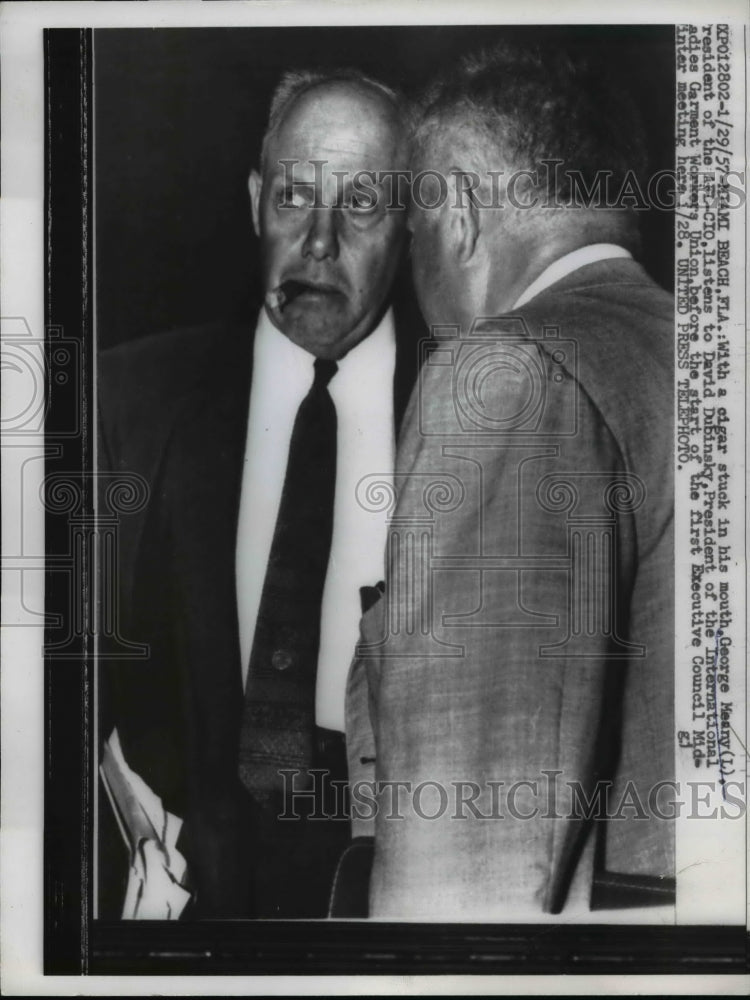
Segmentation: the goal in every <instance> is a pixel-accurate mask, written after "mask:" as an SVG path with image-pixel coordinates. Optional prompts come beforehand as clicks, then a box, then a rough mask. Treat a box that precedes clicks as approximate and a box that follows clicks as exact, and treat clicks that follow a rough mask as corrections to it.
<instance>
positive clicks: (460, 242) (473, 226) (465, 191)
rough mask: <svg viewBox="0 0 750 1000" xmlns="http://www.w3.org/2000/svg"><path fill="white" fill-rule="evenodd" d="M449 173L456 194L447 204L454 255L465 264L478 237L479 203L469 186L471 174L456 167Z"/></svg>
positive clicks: (474, 248) (474, 247) (473, 250)
mask: <svg viewBox="0 0 750 1000" xmlns="http://www.w3.org/2000/svg"><path fill="white" fill-rule="evenodd" d="M451 174H452V175H453V178H454V181H455V184H456V190H455V195H456V196H455V198H454V200H453V203H452V204H448V206H447V208H448V211H449V212H450V216H451V220H450V227H451V233H452V234H453V241H454V246H455V248H456V256H457V258H458V260H459V262H460V263H461V264H466V263H468V262H469V261H470V260H471V258H472V257H473V256H474V252H475V250H476V246H477V240H478V239H479V233H480V226H479V204H478V202H477V200H476V198H475V196H474V188H473V187H472V186H471V176H470V175H467V174H466V172H465V171H460V170H457V169H454V170H452V171H451ZM467 177H468V180H469V183H468V184H467V183H466V181H467Z"/></svg>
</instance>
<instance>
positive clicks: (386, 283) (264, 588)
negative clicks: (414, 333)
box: [98, 70, 414, 918]
mask: <svg viewBox="0 0 750 1000" xmlns="http://www.w3.org/2000/svg"><path fill="white" fill-rule="evenodd" d="M403 157H404V143H403V134H402V125H401V117H400V106H399V99H398V97H397V95H396V94H395V93H394V92H393V91H392V90H390V89H389V88H388V87H386V86H384V85H383V84H381V83H379V82H378V81H376V80H373V79H370V78H368V77H366V76H364V75H362V74H360V73H358V72H356V71H346V70H344V71H341V72H332V73H325V74H323V73H292V74H288V75H287V76H286V77H285V78H284V79H283V80H282V82H281V84H280V85H279V87H278V88H277V90H276V92H275V94H274V96H273V100H272V104H271V110H270V118H269V124H268V129H267V132H266V134H265V137H264V140H263V149H262V162H261V165H260V170H259V171H253V172H252V174H251V176H250V200H251V207H252V219H253V225H254V228H255V232H256V233H257V235H258V237H259V239H260V243H261V257H262V273H263V283H264V288H265V301H264V303H263V304H262V306H261V307H260V310H259V312H258V316H257V321H256V323H255V326H254V329H253V328H252V327H251V328H244V327H234V326H233V327H227V326H222V325H217V326H213V327H210V328H201V329H194V330H181V331H176V332H172V333H166V334H159V335H156V336H153V337H148V338H146V339H143V340H140V341H138V342H135V343H131V344H128V345H127V346H125V347H122V348H117V349H115V350H113V351H110V352H107V353H105V354H104V356H103V357H102V358H101V360H100V369H99V378H100V380H99V390H98V396H99V401H100V408H101V418H100V428H101V444H100V456H101V458H100V465H101V466H102V467H103V468H109V469H112V470H123V471H125V470H127V471H129V472H133V473H137V474H139V475H140V476H142V477H143V479H144V480H145V482H146V483H147V484H148V488H149V500H148V503H147V504H146V505H145V507H144V508H143V509H142V510H141V511H139V512H137V513H135V514H133V515H132V516H131V517H129V518H124V519H123V523H122V531H121V534H120V540H119V541H120V549H119V553H120V574H119V578H118V581H117V583H118V588H119V601H120V609H121V634H122V635H123V636H125V637H127V639H128V640H129V641H132V642H137V643H141V644H145V645H146V646H147V655H146V656H145V657H143V656H141V657H140V658H138V657H135V658H132V659H127V660H122V661H119V662H118V661H114V662H110V661H105V662H104V663H103V665H102V667H101V671H100V680H101V685H100V687H101V700H102V711H101V715H100V732H101V735H102V737H103V739H104V740H105V743H104V748H103V756H102V768H101V769H102V774H103V778H104V783H105V787H106V788H107V792H108V793H109V797H110V800H111V802H112V804H113V806H114V809H115V813H116V815H117V818H118V820H119V822H120V824H121V828H122V830H123V832H124V834H125V838H126V841H127V842H128V847H129V850H130V881H129V894H128V901H127V903H126V907H125V912H124V913H123V915H124V916H129V917H168V916H173V917H174V916H176V915H178V914H179V913H180V912H182V913H183V914H184V915H185V916H188V915H192V916H194V917H283V918H290V917H323V916H326V914H327V912H328V898H329V892H330V887H331V883H332V880H333V875H334V870H335V866H336V863H337V860H338V858H339V856H340V854H341V852H342V850H343V849H344V847H345V845H346V843H347V841H348V823H347V821H346V813H345V806H344V804H343V800H342V799H341V798H340V796H341V789H342V787H343V786H344V785H345V783H346V777H347V774H346V759H345V749H344V737H343V729H344V688H345V681H346V673H347V670H348V667H349V662H350V658H351V649H352V647H353V645H354V642H355V639H356V636H357V627H358V622H359V617H360V614H361V610H362V609H361V604H360V593H359V590H360V588H361V587H362V586H364V585H365V584H367V583H369V582H370V581H371V580H372V578H373V577H374V578H375V579H378V578H379V577H381V576H382V549H383V543H384V538H385V524H384V522H383V521H382V520H381V521H378V520H377V519H373V518H372V516H371V515H369V514H367V513H366V512H365V511H363V510H362V509H361V508H360V507H359V506H358V504H357V503H356V500H355V490H356V485H357V483H358V482H359V480H360V479H361V478H362V477H363V476H365V475H367V474H368V473H372V472H378V473H380V472H384V473H386V474H388V472H389V470H392V464H393V452H394V440H395V431H396V427H397V424H398V420H399V419H400V415H401V412H402V411H403V408H404V404H405V401H406V398H408V393H409V391H410V388H411V376H410V374H409V371H408V362H409V361H411V358H412V355H413V353H414V352H413V351H412V352H408V351H405V352H404V357H405V359H406V360H405V361H404V362H403V363H402V361H401V359H399V363H398V364H397V359H396V355H397V340H398V338H397V336H396V320H395V319H394V314H393V311H392V310H391V309H390V308H389V296H390V292H391V286H392V282H393V279H394V274H395V273H396V269H397V265H398V262H399V258H400V251H401V248H402V243H403V236H404V231H405V225H404V224H405V211H403V210H400V209H399V207H398V205H393V204H390V203H389V202H388V199H386V198H385V197H382V196H375V197H364V198H363V197H362V192H361V190H360V191H357V190H355V188H354V186H353V178H354V177H355V176H356V175H358V174H359V173H360V172H362V171H369V172H374V176H376V177H379V176H381V175H386V174H388V172H390V171H398V170H401V169H403V167H404V166H405V163H404V161H403ZM371 190H374V191H375V194H376V195H378V194H379V191H378V189H377V185H376V186H375V187H374V188H372V186H371ZM320 815H327V816H329V819H326V820H325V821H320V820H319V819H316V818H315V817H319V816H320ZM144 817H147V818H146V819H144ZM279 817H282V818H279ZM311 817H313V818H311ZM336 817H338V820H337V818H336ZM124 888H125V886H124V884H123V889H124ZM188 899H189V902H188V903H187V905H186V902H187V901H188Z"/></svg>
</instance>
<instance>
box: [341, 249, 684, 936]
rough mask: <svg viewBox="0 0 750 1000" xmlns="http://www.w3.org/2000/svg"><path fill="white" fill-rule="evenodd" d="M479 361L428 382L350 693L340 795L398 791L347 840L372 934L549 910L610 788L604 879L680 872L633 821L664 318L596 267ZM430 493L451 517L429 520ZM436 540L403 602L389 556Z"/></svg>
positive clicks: (654, 734) (655, 766)
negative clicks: (345, 785) (589, 813)
mask: <svg viewBox="0 0 750 1000" xmlns="http://www.w3.org/2000/svg"><path fill="white" fill-rule="evenodd" d="M519 320H520V321H522V324H521V326H519ZM524 324H525V328H526V331H527V332H528V336H529V338H530V339H529V340H526V339H525V335H519V330H521V329H522V326H523V325H524ZM471 339H472V338H469V340H471ZM474 339H475V343H474V345H473V346H472V345H471V344H467V343H465V342H462V341H460V340H445V341H442V342H441V343H440V345H439V347H438V348H437V350H436V351H435V352H434V354H433V356H432V360H430V358H428V359H427V361H426V362H425V364H424V366H423V368H422V373H421V376H420V380H419V390H418V391H416V392H415V393H414V395H413V397H412V400H411V403H410V406H409V410H408V412H407V415H406V418H405V422H404V427H403V430H402V435H401V439H400V447H399V455H398V458H397V478H398V480H399V483H400V492H399V496H398V500H397V504H396V507H395V510H394V513H393V520H392V525H393V530H394V532H395V533H396V534H398V531H399V528H398V525H399V524H401V525H403V526H404V531H403V532H402V534H401V536H400V537H399V539H398V543H397V544H393V545H392V546H391V548H390V550H389V552H390V555H389V563H388V567H387V569H388V573H389V579H388V581H387V592H386V595H385V597H384V598H383V599H382V600H381V601H380V602H379V603H378V605H376V606H375V607H374V608H373V609H371V610H370V611H369V612H368V614H367V615H366V616H365V617H364V619H363V622H362V634H363V640H364V642H365V643H366V644H369V646H370V648H369V650H368V649H362V650H361V651H360V655H359V657H358V658H357V659H355V662H354V664H353V667H352V672H351V674H350V679H349V691H348V704H347V733H348V744H349V759H350V777H351V780H352V781H353V782H356V781H357V780H365V781H367V780H374V781H375V782H377V783H384V784H382V785H381V786H380V787H381V788H387V789H388V790H387V791H385V792H382V794H381V797H380V800H379V803H378V805H379V809H378V810H377V815H376V817H375V820H374V823H373V822H371V821H370V820H369V819H368V816H369V813H370V812H371V811H372V810H367V809H363V810H360V813H359V815H360V816H361V817H362V819H361V820H359V821H358V820H357V818H356V814H355V823H354V826H355V833H357V832H358V833H367V832H372V831H373V829H374V832H375V837H376V839H375V847H376V850H375V860H374V868H373V876H372V885H371V893H370V903H371V914H372V915H374V916H378V917H389V918H395V919H398V918H400V917H406V918H422V919H455V918H459V919H461V918H464V919H495V920H514V919H522V918H523V917H524V916H525V917H530V918H534V916H535V915H539V914H541V913H544V912H547V913H554V912H559V911H560V910H561V909H562V908H563V907H564V905H565V901H566V897H567V894H568V890H569V887H570V883H571V880H572V879H573V876H574V874H575V872H576V869H577V867H578V866H579V864H580V863H581V862H580V859H581V852H582V850H583V849H584V844H585V843H586V841H587V838H589V836H590V833H591V823H590V822H588V821H587V818H586V815H585V814H586V809H585V804H586V802H587V801H591V798H592V797H593V796H595V795H596V794H597V789H599V790H601V789H602V788H607V789H608V791H609V794H608V800H607V801H608V803H609V810H610V814H611V813H612V812H613V811H617V809H618V806H621V808H620V815H619V816H617V817H616V818H615V817H613V818H611V819H610V820H609V821H608V822H607V823H606V827H607V829H606V856H605V857H604V858H600V859H599V860H600V861H601V863H602V864H603V865H604V866H605V867H606V869H607V870H608V871H610V872H615V873H620V874H629V875H653V876H657V877H663V876H669V875H672V874H673V825H672V824H671V823H670V822H668V821H667V820H666V819H660V818H658V817H656V816H654V815H651V816H650V817H649V818H647V819H645V820H644V819H643V818H642V817H641V816H640V815H639V810H638V807H637V806H635V807H632V806H631V807H627V804H626V803H627V796H628V794H629V795H630V796H631V798H632V796H635V797H636V799H637V800H638V801H639V802H642V803H644V804H645V803H648V802H649V801H651V800H649V794H650V792H651V790H652V789H653V788H654V787H655V786H657V784H658V783H659V782H664V781H665V780H669V779H672V778H673V777H674V750H673V744H672V733H673V725H672V719H673V673H674V658H673V573H674V561H673V537H672V530H673V516H672V511H673V486H672V461H673V456H672V446H673V445H672V421H673V415H672V414H673V410H672V401H673V389H672V384H673V360H672V351H673V307H672V303H671V299H670V297H669V296H668V295H667V294H666V293H665V292H663V291H662V290H661V289H659V288H658V287H657V286H656V285H655V284H654V283H653V282H652V281H651V280H650V279H649V278H648V276H647V275H646V274H645V272H644V271H643V270H642V269H641V268H640V267H639V266H638V265H637V264H635V263H634V262H632V261H608V262H600V263H597V264H591V265H588V266H586V267H583V268H581V269H579V270H578V271H576V272H575V273H573V274H571V275H569V276H568V277H567V278H565V279H563V280H562V281H560V282H558V283H557V284H555V285H553V286H552V287H550V288H549V289H547V290H546V291H544V292H542V293H540V294H539V296H538V297H537V298H535V299H534V300H532V301H531V302H530V303H529V304H528V305H527V306H525V307H523V308H522V309H520V310H518V314H517V315H516V316H515V318H513V319H510V320H507V319H506V320H499V321H496V322H495V321H489V322H486V323H484V324H483V326H482V327H481V336H479V337H477V338H474ZM472 352H474V353H473V354H472ZM514 421H515V423H514ZM441 480H442V481H443V483H444V486H443V489H444V491H445V495H446V496H447V494H448V493H449V492H451V491H453V492H454V494H456V497H455V498H454V500H452V501H445V502H443V503H442V506H440V505H435V503H434V502H432V509H430V502H429V498H428V497H427V494H426V493H425V484H426V483H428V482H430V481H432V482H439V481H441ZM425 504H427V509H426V508H425ZM420 519H421V527H420V526H419V524H418V522H420ZM426 522H429V530H428V531H427V534H425V535H424V537H425V539H426V538H427V537H428V535H429V542H427V541H425V543H424V544H425V545H427V546H428V547H429V558H430V559H433V558H437V559H440V563H438V564H435V565H436V568H435V569H434V570H433V571H431V572H429V573H427V574H426V575H425V578H424V579H425V580H426V581H427V582H426V583H425V584H424V585H422V586H420V587H419V588H417V589H416V590H415V591H413V592H412V594H411V597H410V598H409V599H407V598H406V597H405V593H406V591H407V590H408V586H409V584H408V577H407V575H405V566H406V564H405V563H404V561H403V559H401V561H400V562H399V559H400V558H401V557H400V553H402V552H403V551H404V550H405V548H406V547H408V545H409V544H410V543H409V540H408V539H407V529H408V530H410V531H411V532H412V535H413V534H414V532H415V531H423V532H424V531H425V528H424V524H425V523H426ZM414 558H417V557H416V556H415V557H414ZM482 560H485V562H484V563H483V564H482ZM487 560H489V561H487ZM493 560H494V562H493ZM412 565H414V563H412ZM482 565H483V566H484V568H483V569H482ZM408 600H410V601H411V604H409V603H408ZM399 602H400V603H399ZM410 622H411V623H412V626H413V627H411V628H410V627H409V623H410ZM404 623H406V624H405V625H404ZM420 623H422V626H423V627H419V625H420ZM424 623H429V627H427V626H425V624H424ZM384 636H386V637H387V643H386V644H383V642H382V640H383V637H384ZM404 781H405V782H409V783H410V791H407V792H406V793H405V795H404V796H403V798H402V799H401V809H400V812H401V813H402V818H400V819H399V818H397V817H396V816H394V810H393V808H392V796H393V794H394V793H393V783H395V782H404ZM610 782H611V787H610V786H609V785H608V783H610ZM420 786H421V791H420V793H419V794H418V796H417V798H418V801H417V800H415V798H414V791H415V789H417V788H419V787H420ZM410 796H411V797H410ZM472 796H473V798H472ZM467 799H470V800H471V802H470V803H467V801H466V800H467ZM623 803H625V804H624V805H623ZM582 805H583V806H584V808H583V809H581V808H580V807H581V806H582ZM606 808H607V806H606V805H605V809H606ZM589 853H590V852H589Z"/></svg>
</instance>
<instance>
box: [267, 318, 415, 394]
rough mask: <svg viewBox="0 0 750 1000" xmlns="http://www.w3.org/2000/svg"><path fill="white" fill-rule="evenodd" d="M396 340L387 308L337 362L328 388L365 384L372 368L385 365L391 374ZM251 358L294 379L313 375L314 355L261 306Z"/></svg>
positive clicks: (375, 368) (374, 369)
mask: <svg viewBox="0 0 750 1000" xmlns="http://www.w3.org/2000/svg"><path fill="white" fill-rule="evenodd" d="M395 344H396V332H395V324H394V319H393V310H392V309H388V310H387V311H386V313H385V314H384V316H383V318H382V319H381V320H380V322H379V323H378V325H377V326H376V327H375V329H374V330H373V331H372V333H371V334H369V336H367V337H365V338H364V340H362V341H360V343H359V344H357V346H356V347H353V348H352V349H351V350H350V351H349V353H348V354H346V355H345V356H344V357H343V358H341V360H340V361H338V362H337V364H338V372H337V373H336V377H335V380H333V381H332V382H331V392H333V389H334V386H335V387H336V388H338V386H340V385H342V383H346V384H355V385H367V384H368V382H370V381H371V380H372V375H373V372H374V371H378V370H381V369H383V367H384V366H385V367H386V368H387V369H389V371H390V374H391V375H392V373H393V367H394V364H395ZM253 358H254V365H255V366H256V367H257V366H259V365H260V366H265V365H266V364H269V363H270V364H272V365H273V366H274V368H277V369H281V370H284V371H285V372H286V373H287V376H288V377H289V378H290V379H292V380H294V381H297V380H298V379H299V380H301V381H303V382H305V383H307V382H310V380H311V379H312V369H313V361H314V360H315V358H314V355H312V354H311V353H310V352H309V351H306V350H305V349H304V347H300V346H299V344H295V343H294V342H293V341H291V340H290V339H289V338H288V337H287V336H286V335H285V334H283V333H282V332H281V330H279V329H278V328H277V327H276V326H274V324H273V323H272V322H271V320H270V318H269V316H268V313H267V312H266V310H265V309H264V308H262V307H261V310H260V313H259V315H258V322H257V324H256V327H255V343H254V347H253Z"/></svg>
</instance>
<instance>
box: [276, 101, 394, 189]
mask: <svg viewBox="0 0 750 1000" xmlns="http://www.w3.org/2000/svg"><path fill="white" fill-rule="evenodd" d="M405 156H406V142H405V137H404V133H403V129H402V126H401V121H400V118H399V114H398V110H397V109H396V107H395V106H394V105H393V103H392V101H390V100H389V99H388V97H387V96H386V95H385V94H382V93H380V92H379V91H377V90H376V89H375V88H373V87H370V86H367V85H363V84H359V83H350V82H337V83H333V84H323V85H320V86H317V87H313V88H312V89H311V90H309V91H307V92H306V93H304V94H303V95H302V96H301V97H299V98H298V99H297V100H296V101H295V102H294V104H293V105H292V107H291V108H290V109H289V112H288V114H287V115H286V118H285V119H284V121H283V122H282V124H281V126H280V127H279V130H278V132H277V133H276V135H275V136H274V137H273V139H272V141H271V143H270V148H269V155H268V162H267V170H268V172H269V173H272V174H273V173H278V172H279V171H280V169H281V168H280V165H279V164H280V161H281V160H292V159H293V160H297V161H299V164H300V174H301V173H302V171H303V169H304V166H305V164H306V163H307V164H308V168H309V163H310V161H312V160H318V161H321V160H322V161H325V164H326V167H327V169H326V173H327V172H329V171H330V170H350V171H355V172H356V171H359V170H376V171H380V170H393V169H399V168H400V167H403V165H404V162H405Z"/></svg>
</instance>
